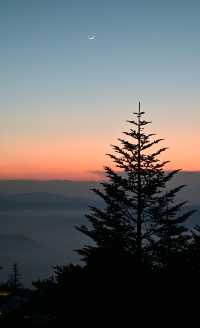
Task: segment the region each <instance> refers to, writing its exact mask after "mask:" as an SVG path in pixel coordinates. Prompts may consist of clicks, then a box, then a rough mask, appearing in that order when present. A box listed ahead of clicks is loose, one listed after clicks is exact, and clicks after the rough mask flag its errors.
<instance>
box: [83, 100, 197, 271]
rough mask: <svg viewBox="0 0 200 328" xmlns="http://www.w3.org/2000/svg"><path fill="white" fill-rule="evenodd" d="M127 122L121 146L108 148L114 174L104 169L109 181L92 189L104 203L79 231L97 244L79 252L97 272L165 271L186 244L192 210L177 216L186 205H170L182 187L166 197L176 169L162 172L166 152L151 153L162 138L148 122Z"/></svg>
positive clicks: (93, 211) (140, 118) (93, 212)
mask: <svg viewBox="0 0 200 328" xmlns="http://www.w3.org/2000/svg"><path fill="white" fill-rule="evenodd" d="M134 115H136V118H137V120H130V121H128V122H129V123H130V124H131V128H130V130H129V131H128V132H124V135H125V136H126V139H121V138H119V139H118V141H119V142H120V145H112V148H113V150H114V154H108V156H110V158H111V159H112V160H113V162H114V164H115V167H116V168H117V171H114V170H113V169H112V168H110V167H105V173H106V176H107V178H108V179H107V180H106V181H104V182H103V183H101V185H102V187H103V188H100V189H93V191H94V193H95V194H97V195H98V196H99V197H100V198H101V199H103V201H104V203H105V207H104V208H97V207H93V206H91V207H90V213H89V214H87V215H86V217H87V218H88V220H89V223H90V224H89V226H86V225H82V226H80V227H77V229H78V230H79V231H81V232H82V233H84V234H85V235H87V236H88V237H90V238H91V239H92V240H93V241H94V242H95V245H94V246H91V245H86V246H85V247H84V248H83V249H80V250H78V252H79V254H80V255H81V256H82V259H83V260H84V261H86V264H87V267H88V268H91V267H92V268H94V269H96V270H101V269H102V270H105V272H108V271H109V270H111V271H112V269H113V270H114V271H115V272H117V270H120V268H121V269H122V270H125V269H127V266H128V268H129V267H131V266H132V265H133V266H134V270H136V271H137V270H139V271H140V270H141V269H142V268H143V269H144V268H146V269H147V267H148V266H149V264H150V268H152V267H153V266H154V265H156V266H159V265H160V267H165V268H166V266H167V265H168V259H169V254H172V252H173V250H174V251H176V252H177V251H179V250H180V248H181V247H183V241H184V242H185V238H186V237H185V234H186V228H185V227H184V226H183V223H184V222H185V220H186V219H187V218H188V217H189V216H190V215H191V214H192V212H193V211H190V212H187V213H184V214H180V215H179V216H178V212H179V210H181V209H182V207H183V205H184V204H185V202H181V203H178V204H176V203H174V202H175V196H176V194H177V192H178V191H180V190H181V189H182V188H183V187H184V186H183V185H181V186H179V187H177V188H174V189H171V190H169V191H167V192H166V189H167V187H168V182H169V181H170V180H171V179H172V178H173V177H174V175H175V174H177V173H178V172H179V170H174V171H171V172H167V171H166V170H164V168H165V165H166V164H167V163H168V161H162V160H160V159H159V155H161V153H163V152H164V151H165V150H166V149H167V148H166V147H162V148H159V149H155V148H154V146H157V144H159V143H160V142H161V141H162V140H163V139H159V138H155V137H154V136H155V135H154V134H151V133H146V132H145V126H146V125H148V124H149V123H151V122H147V121H145V120H143V119H142V116H143V115H144V112H141V111H140V103H139V110H138V112H137V113H134Z"/></svg>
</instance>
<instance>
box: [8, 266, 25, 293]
mask: <svg viewBox="0 0 200 328" xmlns="http://www.w3.org/2000/svg"><path fill="white" fill-rule="evenodd" d="M8 284H9V286H10V287H11V288H12V289H14V290H17V289H19V288H20V287H22V283H21V274H20V272H19V265H18V263H14V264H13V269H12V273H11V275H10V279H9V281H8Z"/></svg>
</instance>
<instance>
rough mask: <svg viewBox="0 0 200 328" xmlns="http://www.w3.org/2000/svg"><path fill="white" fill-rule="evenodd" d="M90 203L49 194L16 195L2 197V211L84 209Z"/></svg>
mask: <svg viewBox="0 0 200 328" xmlns="http://www.w3.org/2000/svg"><path fill="white" fill-rule="evenodd" d="M89 202H90V201H89V200H88V199H87V198H85V197H82V198H81V197H73V196H67V197H65V196H63V195H60V194H53V193H48V192H31V193H23V194H14V195H3V194H1V195H0V211H3V210H4V211H8V210H9V211H10V210H28V209H30V210H42V209H44V210H49V209H60V210H61V209H65V210H66V209H67V210H69V209H84V208H87V205H88V203H89Z"/></svg>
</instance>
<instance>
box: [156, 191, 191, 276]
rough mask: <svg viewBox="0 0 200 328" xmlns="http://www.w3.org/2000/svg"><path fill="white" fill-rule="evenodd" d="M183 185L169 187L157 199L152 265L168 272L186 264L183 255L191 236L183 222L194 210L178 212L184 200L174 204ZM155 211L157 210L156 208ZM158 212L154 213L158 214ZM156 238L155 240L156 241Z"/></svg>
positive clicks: (177, 269) (178, 269)
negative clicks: (156, 224) (153, 259)
mask: <svg viewBox="0 0 200 328" xmlns="http://www.w3.org/2000/svg"><path fill="white" fill-rule="evenodd" d="M182 188H183V186H179V187H176V188H174V189H171V190H170V191H169V192H167V193H166V194H165V196H164V197H161V198H160V199H158V206H157V209H158V213H159V217H158V219H157V222H158V226H157V228H156V229H155V235H156V238H155V239H154V240H155V242H154V245H153V250H154V255H155V262H154V265H155V267H157V269H159V270H162V271H165V272H167V273H169V272H170V271H173V272H175V271H180V270H181V268H182V267H183V266H185V265H186V261H185V256H186V253H187V251H188V247H189V240H190V238H191V236H190V235H189V234H188V233H187V229H186V227H185V226H184V225H183V223H184V222H185V221H186V220H187V219H188V218H189V217H190V216H191V215H192V214H193V213H194V212H195V211H194V210H191V211H187V212H185V213H180V214H179V215H178V212H179V210H181V209H182V207H183V205H185V204H186V202H185V201H184V202H180V203H176V204H174V198H175V196H176V193H177V192H178V191H179V190H180V189H182ZM156 211H157V210H156ZM158 213H157V214H156V215H155V218H156V216H158ZM156 240H157V241H156Z"/></svg>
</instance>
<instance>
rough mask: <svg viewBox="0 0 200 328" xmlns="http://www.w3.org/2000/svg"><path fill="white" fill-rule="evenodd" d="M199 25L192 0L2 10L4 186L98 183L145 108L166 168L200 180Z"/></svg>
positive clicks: (24, 1)
mask: <svg viewBox="0 0 200 328" xmlns="http://www.w3.org/2000/svg"><path fill="white" fill-rule="evenodd" d="M199 16H200V2H199V1H195V0H190V1H189V0H188V1H185V0H173V1H171V0H168V1H165V0H164V1H162V0H159V1H156V0H151V1H149V0H148V1H147V0H146V1H145V0H140V1H135V0H106V1H104V0H101V1H99V0H84V1H83V0H69V1H68V0H0V72H1V74H0V149H1V161H0V178H1V179H29V178H30V179H72V180H89V179H90V180H91V179H98V178H100V177H101V174H99V172H101V171H102V167H103V165H105V164H107V162H108V159H107V157H106V156H105V154H106V153H108V152H110V151H111V148H110V144H113V143H116V141H117V138H118V137H121V136H122V131H124V130H127V129H128V125H127V123H126V120H127V119H131V118H132V112H134V111H137V108H138V101H141V105H142V109H143V110H144V111H145V112H146V119H147V120H151V121H152V125H151V132H153V133H157V134H158V136H159V137H162V138H165V141H164V144H163V146H168V147H169V150H168V151H167V153H166V159H169V160H170V161H171V163H170V164H169V168H181V169H183V170H186V171H187V170H188V171H199V167H200V152H199V137H200V129H199V123H200V110H199V105H200V93H199V85H200V41H199V35H200V20H199ZM92 35H95V36H96V37H95V38H94V39H93V40H90V39H89V36H92Z"/></svg>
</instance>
